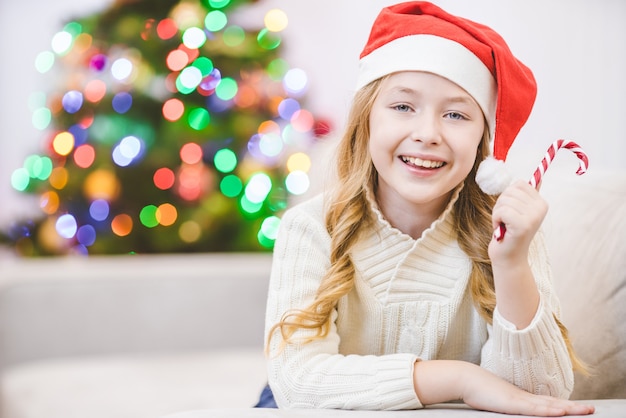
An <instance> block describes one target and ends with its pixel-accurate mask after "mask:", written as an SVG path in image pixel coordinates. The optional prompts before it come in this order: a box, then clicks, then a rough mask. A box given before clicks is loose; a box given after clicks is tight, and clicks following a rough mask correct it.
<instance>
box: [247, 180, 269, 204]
mask: <svg viewBox="0 0 626 418" xmlns="http://www.w3.org/2000/svg"><path fill="white" fill-rule="evenodd" d="M271 190H272V179H271V178H270V177H269V176H268V175H267V174H265V173H255V174H254V175H253V176H252V177H251V178H250V180H249V181H248V184H247V185H246V189H245V195H246V199H248V201H250V202H251V203H261V202H263V201H264V200H265V198H266V197H267V195H268V194H269V192H270V191H271Z"/></svg>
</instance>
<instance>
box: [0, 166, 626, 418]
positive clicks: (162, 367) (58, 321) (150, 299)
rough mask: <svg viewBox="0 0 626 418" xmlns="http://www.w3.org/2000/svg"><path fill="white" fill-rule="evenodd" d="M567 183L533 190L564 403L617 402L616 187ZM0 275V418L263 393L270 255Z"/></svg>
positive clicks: (61, 415) (37, 263)
mask: <svg viewBox="0 0 626 418" xmlns="http://www.w3.org/2000/svg"><path fill="white" fill-rule="evenodd" d="M573 177H574V176H572V175H567V174H564V175H563V176H560V175H558V174H554V175H552V179H551V180H550V182H546V185H545V186H544V188H543V190H542V194H544V196H546V198H547V200H548V201H549V203H550V206H551V209H550V212H549V215H548V218H547V219H546V222H545V224H544V229H545V232H546V237H547V240H548V245H549V247H550V250H551V252H552V256H553V257H552V259H553V270H554V273H555V287H556V288H557V291H558V293H559V294H560V297H561V302H562V308H563V319H564V322H565V323H566V325H567V326H568V327H569V328H570V331H571V336H572V339H573V341H574V345H575V347H576V348H577V350H578V352H579V354H580V355H581V357H583V359H585V360H586V361H587V362H588V363H589V364H590V365H591V366H592V368H593V370H594V375H593V376H592V377H590V378H585V377H583V376H577V383H576V389H575V391H574V394H573V398H576V399H605V398H608V399H611V398H622V399H626V176H625V175H623V174H620V175H615V174H610V175H594V174H592V173H590V174H588V175H587V176H584V177H581V178H573ZM0 262H1V263H2V265H1V267H0V379H1V380H0V411H1V412H0V418H74V417H77V418H78V417H80V418H144V417H145V418H148V417H150V418H153V417H159V416H164V415H167V414H173V413H176V412H181V411H190V410H205V414H203V415H201V416H202V417H205V416H206V417H209V416H220V413H218V412H217V411H222V416H226V415H223V411H224V409H219V408H249V407H250V406H252V405H253V404H254V402H255V401H256V399H257V397H258V394H259V393H260V391H261V389H262V387H263V386H264V384H265V367H264V363H263V352H262V351H263V349H262V344H263V343H262V342H263V335H262V334H263V316H264V310H265V293H266V290H267V281H268V275H269V271H270V266H271V259H270V255H269V254H198V255H155V256H143V255H133V256H130V255H129V256H117V257H91V258H55V259H35V260H21V259H20V260H18V259H10V258H7V259H3V260H0ZM611 405H612V407H613V408H615V407H617V408H618V409H615V410H617V411H619V412H618V413H619V414H621V416H626V401H622V402H618V405H617V406H616V405H613V404H611ZM207 410H209V412H206V411H207ZM211 410H212V411H215V412H216V413H217V415H214V414H212V413H211V412H210V411H211ZM241 410H243V409H240V411H241ZM468 412H472V411H468ZM234 414H236V412H234ZM185 416H187V415H185ZM197 416H198V417H200V415H197ZM228 416H236V415H228ZM267 416H270V415H267ZM271 416H274V415H271ZM276 416H278V415H276ZM281 416H283V415H281ZM298 416H299V415H298ZM302 416H310V415H308V414H306V415H302ZM311 416H312V415H311ZM319 416H326V415H324V412H323V411H322V412H320V414H319ZM368 416H369V415H368ZM611 416H612V415H611ZM616 416H619V415H616ZM190 417H191V416H190Z"/></svg>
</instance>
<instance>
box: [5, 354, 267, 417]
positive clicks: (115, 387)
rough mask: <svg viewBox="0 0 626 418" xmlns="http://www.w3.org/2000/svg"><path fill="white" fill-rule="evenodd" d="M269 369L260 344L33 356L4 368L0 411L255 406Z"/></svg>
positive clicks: (28, 413) (102, 412)
mask: <svg viewBox="0 0 626 418" xmlns="http://www.w3.org/2000/svg"><path fill="white" fill-rule="evenodd" d="M233 365H237V367H236V368H235V367H232V366H233ZM265 376H266V373H265V363H264V361H263V350H262V349H261V348H258V349H247V350H244V349H230V350H222V351H196V352H178V353H176V354H170V355H168V354H144V355H139V354H136V355H123V356H108V357H84V358H76V359H69V360H57V361H48V362H44V363H37V362H34V363H31V364H27V365H24V366H20V367H17V368H14V369H12V370H11V369H10V370H9V371H8V372H6V373H5V375H4V379H3V381H2V383H3V385H2V386H3V387H2V392H1V395H2V396H3V398H2V399H0V409H1V414H0V416H2V417H3V418H40V417H63V418H155V417H158V416H160V415H163V414H168V413H174V412H177V411H181V410H190V409H208V408H227V407H230V408H233V407H239V408H249V407H252V406H253V405H254V404H255V403H256V402H257V400H258V395H259V394H260V393H261V390H262V389H263V387H264V386H265V382H266V377H265ZM214 416H215V415H214Z"/></svg>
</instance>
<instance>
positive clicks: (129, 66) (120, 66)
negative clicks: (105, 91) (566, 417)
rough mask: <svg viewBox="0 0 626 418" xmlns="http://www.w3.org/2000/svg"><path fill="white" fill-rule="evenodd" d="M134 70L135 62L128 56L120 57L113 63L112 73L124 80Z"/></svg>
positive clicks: (117, 78) (118, 78)
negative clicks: (127, 57)
mask: <svg viewBox="0 0 626 418" xmlns="http://www.w3.org/2000/svg"><path fill="white" fill-rule="evenodd" d="M132 72H133V63H132V62H130V60H128V59H126V58H119V59H117V60H115V61H114V62H113V65H111V75H112V76H113V77H114V78H115V79H116V80H119V81H124V80H126V79H127V78H128V77H130V75H131V74H132Z"/></svg>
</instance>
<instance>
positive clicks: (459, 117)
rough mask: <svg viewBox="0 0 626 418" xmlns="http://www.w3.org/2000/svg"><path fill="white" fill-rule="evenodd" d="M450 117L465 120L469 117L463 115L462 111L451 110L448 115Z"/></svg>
mask: <svg viewBox="0 0 626 418" xmlns="http://www.w3.org/2000/svg"><path fill="white" fill-rule="evenodd" d="M446 116H447V117H448V118H450V119H453V120H465V119H467V118H466V117H465V116H463V115H462V114H460V113H457V112H450V113H448V114H447V115H446Z"/></svg>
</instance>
